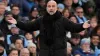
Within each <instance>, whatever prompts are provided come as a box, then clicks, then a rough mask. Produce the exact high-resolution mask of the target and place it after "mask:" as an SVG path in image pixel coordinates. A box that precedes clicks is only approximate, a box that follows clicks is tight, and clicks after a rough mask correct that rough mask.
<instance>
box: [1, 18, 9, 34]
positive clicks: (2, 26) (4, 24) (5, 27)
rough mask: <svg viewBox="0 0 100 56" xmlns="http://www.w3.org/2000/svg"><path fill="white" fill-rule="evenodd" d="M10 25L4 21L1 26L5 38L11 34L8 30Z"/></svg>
mask: <svg viewBox="0 0 100 56" xmlns="http://www.w3.org/2000/svg"><path fill="white" fill-rule="evenodd" d="M8 25H10V24H9V23H7V22H6V21H5V20H3V21H2V22H1V24H0V30H1V31H2V32H3V34H4V36H6V35H7V34H10V33H11V32H10V30H9V29H8Z"/></svg>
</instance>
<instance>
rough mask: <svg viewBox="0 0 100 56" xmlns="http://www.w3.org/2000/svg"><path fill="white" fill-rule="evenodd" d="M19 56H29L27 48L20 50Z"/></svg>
mask: <svg viewBox="0 0 100 56" xmlns="http://www.w3.org/2000/svg"><path fill="white" fill-rule="evenodd" d="M20 56H30V53H29V50H28V49H27V48H23V49H21V51H20Z"/></svg>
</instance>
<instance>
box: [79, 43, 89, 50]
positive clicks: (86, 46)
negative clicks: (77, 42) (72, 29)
mask: <svg viewBox="0 0 100 56" xmlns="http://www.w3.org/2000/svg"><path fill="white" fill-rule="evenodd" d="M81 48H82V49H83V50H84V51H89V49H90V44H89V43H84V44H82V45H81Z"/></svg>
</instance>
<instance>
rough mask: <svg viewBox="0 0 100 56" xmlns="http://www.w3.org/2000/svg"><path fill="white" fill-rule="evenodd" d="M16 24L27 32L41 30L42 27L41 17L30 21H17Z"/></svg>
mask: <svg viewBox="0 0 100 56" xmlns="http://www.w3.org/2000/svg"><path fill="white" fill-rule="evenodd" d="M16 26H17V27H18V28H20V29H21V30H24V31H27V32H31V31H36V30H39V28H40V19H36V20H35V21H30V22H21V21H17V24H16Z"/></svg>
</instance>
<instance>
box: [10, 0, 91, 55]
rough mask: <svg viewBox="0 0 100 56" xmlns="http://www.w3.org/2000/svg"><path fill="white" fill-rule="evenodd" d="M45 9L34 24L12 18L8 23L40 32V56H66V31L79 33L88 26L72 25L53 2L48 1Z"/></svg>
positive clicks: (85, 24) (86, 24) (26, 29)
mask: <svg viewBox="0 0 100 56" xmlns="http://www.w3.org/2000/svg"><path fill="white" fill-rule="evenodd" d="M46 9H47V12H46V14H45V15H44V16H43V17H41V18H40V19H37V20H35V21H34V22H29V23H23V22H19V21H18V22H17V21H16V20H15V19H13V18H11V19H10V20H8V21H9V22H10V23H13V24H16V25H17V26H18V27H19V28H21V29H23V30H25V31H28V32H30V31H35V30H40V38H39V39H40V54H39V55H40V56H66V55H67V54H66V41H65V39H66V30H67V31H71V32H80V31H82V30H84V29H85V28H88V27H89V24H88V23H87V22H86V23H84V24H74V23H72V22H70V21H68V19H65V18H63V17H62V15H61V14H60V12H58V11H57V3H56V2H55V1H49V2H48V3H47V7H46Z"/></svg>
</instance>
